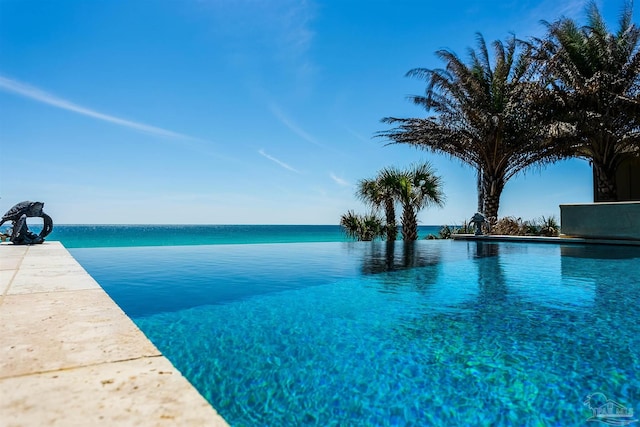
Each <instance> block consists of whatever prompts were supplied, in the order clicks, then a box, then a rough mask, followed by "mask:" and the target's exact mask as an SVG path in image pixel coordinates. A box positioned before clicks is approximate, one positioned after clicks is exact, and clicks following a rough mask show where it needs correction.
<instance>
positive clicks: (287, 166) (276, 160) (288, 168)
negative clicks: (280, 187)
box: [258, 149, 302, 173]
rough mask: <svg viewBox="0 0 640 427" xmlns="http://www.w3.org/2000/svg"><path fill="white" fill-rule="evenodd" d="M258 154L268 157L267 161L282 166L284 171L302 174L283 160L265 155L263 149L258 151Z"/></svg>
mask: <svg viewBox="0 0 640 427" xmlns="http://www.w3.org/2000/svg"><path fill="white" fill-rule="evenodd" d="M258 153H260V155H261V156H263V157H266V158H267V159H269V160H271V161H272V162H274V163H276V164H278V165H280V166H281V167H283V168H284V169H287V170H290V171H291V172H295V173H302V172H300V171H299V170H298V169H296V168H294V167H292V166H289V165H288V164H286V163H285V162H283V161H282V160H278V159H276V158H275V157H273V156H271V155H269V154H267V153H265V151H264V150H263V149H260V150H258Z"/></svg>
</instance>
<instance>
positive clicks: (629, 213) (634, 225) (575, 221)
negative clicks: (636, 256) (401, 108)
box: [560, 202, 640, 240]
mask: <svg viewBox="0 0 640 427" xmlns="http://www.w3.org/2000/svg"><path fill="white" fill-rule="evenodd" d="M560 229H561V232H562V235H564V236H570V237H584V238H594V239H595V238H598V239H633V240H640V202H615V203H590V204H571V205H560Z"/></svg>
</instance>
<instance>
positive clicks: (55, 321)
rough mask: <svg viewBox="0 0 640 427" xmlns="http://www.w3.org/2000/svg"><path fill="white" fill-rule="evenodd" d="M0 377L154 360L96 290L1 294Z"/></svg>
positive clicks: (142, 340) (122, 317)
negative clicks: (2, 297) (2, 296)
mask: <svg viewBox="0 0 640 427" xmlns="http://www.w3.org/2000/svg"><path fill="white" fill-rule="evenodd" d="M0 325H3V326H6V325H11V327H10V328H9V327H5V328H3V331H2V334H0V378H5V377H9V376H16V375H23V374H28V373H33V372H43V371H49V370H56V369H66V368H72V367H78V366H83V365H87V364H96V363H103V362H111V361H119V360H126V359H132V358H137V357H142V356H154V355H159V354H160V352H159V351H158V350H157V349H156V348H155V346H154V345H153V344H152V343H151V342H150V341H149V340H148V339H147V338H146V337H145V336H144V334H143V333H142V332H141V331H140V330H139V329H138V328H137V326H135V324H134V323H133V322H132V321H131V319H129V318H128V317H127V316H126V315H125V314H124V313H123V312H122V311H121V310H120V308H119V307H118V306H117V305H116V304H115V303H114V302H113V301H112V300H111V299H110V298H109V296H108V295H107V294H106V293H105V292H104V291H103V290H102V289H96V290H84V291H70V292H43V293H36V294H27V295H7V296H5V297H4V300H3V302H2V305H0Z"/></svg>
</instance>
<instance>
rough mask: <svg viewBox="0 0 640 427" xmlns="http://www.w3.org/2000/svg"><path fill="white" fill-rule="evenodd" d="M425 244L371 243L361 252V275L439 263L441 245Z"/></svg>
mask: <svg viewBox="0 0 640 427" xmlns="http://www.w3.org/2000/svg"><path fill="white" fill-rule="evenodd" d="M437 243H438V242H434V244H426V242H371V244H370V245H368V246H369V247H368V248H366V249H365V251H363V255H362V268H361V271H362V273H363V274H366V275H369V274H379V273H385V272H390V271H395V270H406V269H411V268H419V267H427V266H434V265H437V264H439V263H440V258H441V251H442V247H441V245H439V244H437Z"/></svg>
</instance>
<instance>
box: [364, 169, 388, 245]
mask: <svg viewBox="0 0 640 427" xmlns="http://www.w3.org/2000/svg"><path fill="white" fill-rule="evenodd" d="M356 195H357V196H358V198H359V199H361V200H362V201H364V202H365V203H368V204H370V205H371V206H372V207H373V208H374V209H376V210H377V209H380V208H381V207H384V212H385V218H386V224H385V227H386V232H387V241H388V242H393V241H394V240H396V236H397V234H398V226H397V224H396V209H395V200H394V196H393V193H392V191H391V189H390V187H389V185H386V183H385V182H383V181H382V180H380V176H378V177H377V178H376V179H363V180H361V181H360V182H359V183H358V190H357V192H356Z"/></svg>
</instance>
